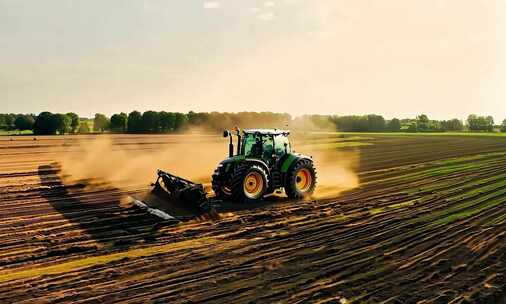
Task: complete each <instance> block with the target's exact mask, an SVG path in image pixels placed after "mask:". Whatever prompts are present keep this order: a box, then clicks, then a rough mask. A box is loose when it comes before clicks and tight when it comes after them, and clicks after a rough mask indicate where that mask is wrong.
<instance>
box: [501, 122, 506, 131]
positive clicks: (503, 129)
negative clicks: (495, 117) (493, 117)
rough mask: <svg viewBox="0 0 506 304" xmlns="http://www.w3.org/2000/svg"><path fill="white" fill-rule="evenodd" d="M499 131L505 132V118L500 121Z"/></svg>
mask: <svg viewBox="0 0 506 304" xmlns="http://www.w3.org/2000/svg"><path fill="white" fill-rule="evenodd" d="M501 132H506V119H505V120H503V121H502V125H501Z"/></svg>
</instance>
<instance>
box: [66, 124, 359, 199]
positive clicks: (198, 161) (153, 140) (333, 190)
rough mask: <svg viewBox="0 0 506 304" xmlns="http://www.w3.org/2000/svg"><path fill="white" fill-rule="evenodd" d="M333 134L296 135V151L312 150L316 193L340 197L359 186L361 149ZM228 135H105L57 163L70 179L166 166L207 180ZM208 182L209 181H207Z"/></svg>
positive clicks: (124, 180) (139, 179)
mask: <svg viewBox="0 0 506 304" xmlns="http://www.w3.org/2000/svg"><path fill="white" fill-rule="evenodd" d="M334 143H335V137H330V138H329V137H328V136H321V137H320V138H319V139H318V138H316V139H315V137H313V136H311V135H310V136H309V137H305V138H303V139H302V140H294V146H295V147H297V148H300V149H296V150H297V152H301V153H303V154H307V155H311V156H312V157H313V160H314V161H315V165H316V168H317V172H318V186H317V190H316V192H315V194H314V196H313V197H314V198H316V199H320V198H328V197H336V196H338V195H339V194H340V193H341V192H343V191H346V190H350V189H353V188H355V187H357V186H358V185H359V179H358V176H357V174H356V168H357V165H358V162H359V157H358V152H356V151H353V150H352V151H349V150H348V151H340V150H338V149H337V148H336V147H335V145H334ZM227 150H228V140H227V139H223V138H221V137H220V136H218V135H203V134H192V135H189V134H183V135H152V136H149V135H148V136H145V135H103V136H98V137H93V138H87V139H86V138H85V139H83V140H79V142H78V143H77V144H73V145H71V146H69V147H68V149H67V151H66V153H65V154H64V156H63V157H61V159H59V162H60V164H61V172H62V177H63V178H64V179H66V180H74V181H75V180H78V181H87V184H89V185H102V184H104V183H105V184H107V185H112V186H115V187H119V188H128V187H134V186H135V187H137V186H139V185H146V186H147V185H149V184H150V183H151V182H153V181H154V180H155V178H156V170H157V169H162V170H165V171H168V172H170V173H173V174H175V175H178V176H181V177H183V178H187V179H190V180H192V181H195V182H198V183H204V184H208V183H209V182H210V179H211V174H212V172H213V171H214V169H215V168H216V166H217V165H218V163H219V162H220V161H221V160H223V159H224V158H226V157H227V153H228V151H227ZM207 186H208V185H207Z"/></svg>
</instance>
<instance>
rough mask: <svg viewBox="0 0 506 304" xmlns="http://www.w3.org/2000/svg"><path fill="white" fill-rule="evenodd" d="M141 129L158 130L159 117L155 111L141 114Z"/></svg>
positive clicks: (147, 130) (145, 130) (151, 131)
mask: <svg viewBox="0 0 506 304" xmlns="http://www.w3.org/2000/svg"><path fill="white" fill-rule="evenodd" d="M141 121H142V123H141V124H142V131H144V132H149V133H157V132H159V130H160V117H159V116H158V113H157V112H155V111H146V112H144V113H143V114H142V119H141Z"/></svg>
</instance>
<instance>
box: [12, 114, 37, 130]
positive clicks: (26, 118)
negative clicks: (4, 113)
mask: <svg viewBox="0 0 506 304" xmlns="http://www.w3.org/2000/svg"><path fill="white" fill-rule="evenodd" d="M34 123H35V120H34V119H33V117H32V116H31V115H23V114H19V115H18V116H16V119H15V120H14V127H15V128H16V129H18V130H20V131H23V130H32V129H33V124H34Z"/></svg>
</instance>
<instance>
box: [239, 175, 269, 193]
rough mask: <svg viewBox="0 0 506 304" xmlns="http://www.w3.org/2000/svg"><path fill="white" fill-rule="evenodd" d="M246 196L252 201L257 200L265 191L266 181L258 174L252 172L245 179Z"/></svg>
mask: <svg viewBox="0 0 506 304" xmlns="http://www.w3.org/2000/svg"><path fill="white" fill-rule="evenodd" d="M243 188H244V194H245V195H246V196H247V197H248V198H251V199H256V198H258V197H259V196H260V195H261V194H262V190H263V189H264V179H263V178H262V175H260V173H258V172H250V173H248V175H246V177H245V178H244V187H243Z"/></svg>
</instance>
